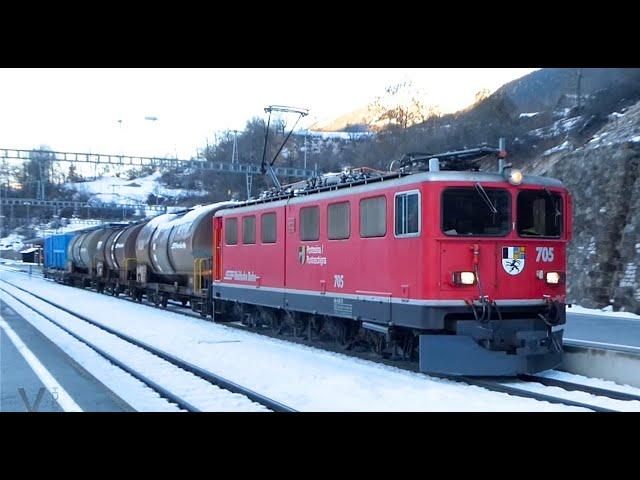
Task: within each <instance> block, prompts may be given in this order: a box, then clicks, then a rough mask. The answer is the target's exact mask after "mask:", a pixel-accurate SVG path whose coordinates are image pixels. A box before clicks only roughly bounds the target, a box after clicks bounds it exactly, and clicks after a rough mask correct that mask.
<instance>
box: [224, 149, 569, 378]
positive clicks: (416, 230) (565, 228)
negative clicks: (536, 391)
mask: <svg viewBox="0 0 640 480" xmlns="http://www.w3.org/2000/svg"><path fill="white" fill-rule="evenodd" d="M489 154H497V157H498V171H497V172H496V171H493V172H483V171H479V167H478V164H479V163H478V162H479V160H480V159H481V158H483V157H486V156H487V155H489ZM504 156H505V152H504V148H489V147H482V148H478V149H470V150H462V151H457V152H448V153H444V154H439V155H420V154H412V155H408V156H405V157H404V158H403V159H402V161H400V162H399V163H398V165H397V168H396V169H394V170H392V171H390V172H384V173H383V172H375V171H372V170H368V169H352V170H348V171H345V172H342V173H340V174H329V175H325V176H323V177H321V178H319V179H313V180H311V181H308V182H306V183H300V184H294V185H291V186H288V187H287V188H285V189H281V190H279V191H277V192H275V193H274V194H273V195H263V197H262V198H259V199H256V200H250V201H247V202H244V203H240V204H237V205H234V206H232V207H228V208H224V209H222V210H220V211H218V212H217V213H216V214H215V217H214V262H213V263H214V266H215V267H214V278H213V286H212V297H213V302H214V305H213V310H214V319H215V320H217V321H219V320H222V321H229V320H241V321H243V322H245V323H247V324H251V325H253V326H261V327H262V328H272V329H275V330H276V331H279V332H282V331H283V330H288V331H289V332H290V333H293V334H294V335H303V336H305V337H307V338H311V337H313V336H321V335H331V336H332V337H333V338H335V339H336V340H337V341H338V342H340V343H341V344H343V345H345V346H346V347H349V348H355V347H356V346H358V345H361V346H362V345H366V346H369V347H371V348H373V349H374V350H375V351H376V352H378V353H380V354H382V355H394V356H396V357H398V356H399V357H401V358H404V359H418V360H419V365H420V370H421V371H424V372H429V373H439V374H447V375H481V376H485V375H486V376H488V375H500V376H501V375H517V374H521V373H534V372H539V371H542V370H546V369H550V368H553V367H555V366H557V365H558V364H559V363H560V362H561V358H562V330H558V329H554V328H553V327H556V326H558V325H561V324H563V323H565V292H566V289H565V279H566V275H565V273H566V244H567V242H568V241H569V240H570V238H571V216H570V211H571V197H570V195H569V193H568V192H567V190H566V189H565V188H564V187H563V185H562V183H561V182H560V181H558V180H555V179H552V178H545V177H536V176H523V175H522V173H521V172H520V171H518V170H516V169H513V168H511V166H510V165H506V164H505V161H504Z"/></svg>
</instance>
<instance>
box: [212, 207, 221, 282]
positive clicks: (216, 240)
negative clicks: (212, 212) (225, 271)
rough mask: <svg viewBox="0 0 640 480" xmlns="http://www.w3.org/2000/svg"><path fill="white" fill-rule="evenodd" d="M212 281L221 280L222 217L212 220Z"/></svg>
mask: <svg viewBox="0 0 640 480" xmlns="http://www.w3.org/2000/svg"><path fill="white" fill-rule="evenodd" d="M213 279H214V281H220V280H222V217H214V218H213Z"/></svg>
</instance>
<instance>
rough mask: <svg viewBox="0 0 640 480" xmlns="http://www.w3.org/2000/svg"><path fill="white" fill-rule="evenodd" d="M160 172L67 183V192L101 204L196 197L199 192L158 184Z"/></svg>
mask: <svg viewBox="0 0 640 480" xmlns="http://www.w3.org/2000/svg"><path fill="white" fill-rule="evenodd" d="M161 176H162V174H161V173H160V172H155V173H152V174H151V175H147V176H144V177H139V178H136V179H134V180H125V179H123V178H119V177H100V178H98V179H97V180H93V181H91V182H77V183H67V184H65V186H64V187H65V188H66V189H67V190H75V191H76V192H79V193H84V194H88V195H91V196H92V199H93V200H94V201H99V202H103V203H129V204H131V203H146V201H147V198H148V197H149V195H150V194H154V195H156V196H161V197H167V198H173V199H176V198H182V197H185V196H190V195H198V194H199V193H202V192H199V191H192V190H185V189H181V188H167V187H166V186H164V185H163V184H162V183H161V182H160V177H161Z"/></svg>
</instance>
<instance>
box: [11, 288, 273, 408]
mask: <svg viewBox="0 0 640 480" xmlns="http://www.w3.org/2000/svg"><path fill="white" fill-rule="evenodd" d="M1 285H2V287H3V288H6V289H7V290H9V291H10V292H11V293H12V294H13V295H16V296H18V298H20V299H21V300H23V301H25V302H28V303H29V304H30V305H31V306H33V307H34V308H36V309H37V310H38V311H40V312H43V313H44V314H46V315H48V316H49V317H51V318H53V319H54V320H55V321H56V322H59V323H60V324H61V325H63V326H64V327H65V328H67V329H69V330H70V331H72V332H74V333H75V334H76V335H79V336H80V337H81V338H84V339H86V340H88V341H89V342H91V343H92V344H94V345H96V346H97V347H98V348H100V349H102V350H103V351H106V352H108V353H109V354H110V355H112V356H113V357H115V358H117V359H120V360H121V361H124V363H125V364H127V366H129V367H131V368H133V369H134V370H135V371H137V372H139V373H141V374H142V375H144V376H145V377H146V378H150V379H151V380H153V381H155V382H156V383H158V384H160V385H162V386H163V387H164V388H167V389H168V390H169V391H171V392H174V393H176V394H178V395H179V396H180V397H181V398H183V399H184V400H185V401H187V402H189V403H190V404H191V405H193V406H195V407H196V408H197V409H198V410H200V411H214V412H215V411H248V412H255V411H263V412H264V411H267V409H266V408H265V407H263V406H261V405H258V404H256V403H254V402H252V401H250V400H249V399H248V398H246V397H244V396H243V395H238V394H235V393H231V392H228V391H226V390H223V389H221V388H219V387H217V386H215V385H211V384H210V383H209V382H207V381H206V380H203V379H201V378H199V377H196V376H195V375H193V374H192V373H189V372H186V371H184V370H181V369H179V368H178V367H176V366H174V365H172V364H170V363H169V362H166V361H165V360H162V359H161V358H158V357H156V356H155V355H152V354H150V353H149V352H147V351H145V350H143V349H141V348H139V347H137V346H135V345H132V344H130V343H128V342H126V341H124V340H122V339H120V338H118V337H116V336H114V335H111V334H109V333H107V332H105V331H103V330H101V329H99V328H97V327H95V326H93V325H90V324H88V323H86V322H84V321H82V320H80V319H78V318H75V317H73V316H72V315H69V314H68V313H65V312H63V311H61V310H58V309H57V308H55V307H53V306H51V305H48V304H46V303H45V302H42V301H41V300H38V299H34V298H33V297H31V296H30V295H28V294H26V293H24V292H21V291H20V290H18V289H15V288H13V287H10V286H8V285H6V284H4V283H2V284H1ZM2 299H3V300H4V301H5V302H7V304H8V305H9V306H10V307H11V308H12V309H14V310H16V311H17V312H18V313H19V314H20V315H22V316H23V317H24V318H26V319H28V321H29V322H31V323H32V324H33V325H34V326H35V327H36V328H37V329H39V330H40V331H41V332H42V333H45V331H43V330H46V331H47V332H48V333H49V335H52V336H53V338H55V339H57V340H58V341H59V340H62V341H63V343H64V345H65V346H66V347H67V349H71V350H74V349H80V347H81V345H82V342H80V341H78V340H77V339H74V338H73V337H72V336H71V335H69V334H68V333H66V332H64V331H63V330H62V329H60V328H58V327H55V328H53V329H51V328H50V327H49V326H48V325H47V324H49V325H53V324H51V323H50V322H48V320H47V319H45V318H44V317H41V316H40V315H38V314H36V313H35V312H33V310H31V309H28V308H26V307H24V306H23V305H21V304H20V303H19V302H17V301H15V300H14V299H12V298H11V297H9V296H7V295H6V294H4V292H3V293H2ZM56 329H57V331H55V330H56ZM45 334H46V333H45ZM65 336H67V337H69V338H65ZM50 338H52V337H50ZM53 338H52V339H53ZM58 341H56V343H58ZM76 343H77V344H78V345H76ZM67 353H69V354H70V352H69V351H67ZM93 355H95V356H99V355H98V354H97V353H96V352H93ZM93 355H88V354H85V353H83V354H82V356H83V358H85V359H88V358H90V357H93ZM96 362H97V359H95V358H91V363H92V368H93V372H92V373H93V374H94V376H96V377H97V378H101V377H102V376H103V375H104V374H105V373H104V370H105V365H101V366H96V364H95V363H96ZM106 370H107V373H108V376H111V374H113V373H114V372H113V370H112V369H111V368H108V369H106ZM116 376H117V377H119V381H115V382H112V383H111V390H112V391H113V392H114V393H116V394H117V395H118V396H120V398H122V399H123V400H125V401H127V403H129V404H130V405H132V404H135V405H140V404H144V403H145V402H148V401H150V400H151V399H150V398H147V397H149V396H151V397H152V398H153V397H155V396H157V395H154V393H153V392H151V391H148V390H149V389H144V388H143V389H141V388H140V386H137V388H135V389H134V391H133V395H132V393H131V392H130V391H129V390H128V389H127V388H126V387H125V388H123V386H122V385H121V384H122V382H123V381H124V378H123V377H124V375H123V374H120V375H116ZM126 383H128V384H130V383H131V382H130V381H127V382H126ZM169 406H170V405H169ZM169 406H164V405H163V406H162V409H163V410H165V407H169Z"/></svg>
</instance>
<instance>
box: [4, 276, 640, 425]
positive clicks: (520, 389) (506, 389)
mask: <svg viewBox="0 0 640 480" xmlns="http://www.w3.org/2000/svg"><path fill="white" fill-rule="evenodd" d="M22 273H24V272H22ZM3 281H4V280H3ZM5 282H6V281H5ZM16 288H20V287H16ZM22 290H24V289H22ZM29 293H30V292H29ZM30 294H31V293H30ZM31 295H34V296H36V295H35V294H31ZM36 297H37V298H41V299H42V297H38V296H36ZM122 298H123V299H125V300H128V301H131V302H133V303H138V302H134V301H133V300H131V299H127V298H125V297H122ZM42 300H43V301H45V302H47V303H50V304H52V305H54V306H57V307H58V308H61V309H63V310H65V307H61V306H58V305H56V304H53V302H50V301H48V300H46V299H42ZM149 305H150V306H154V305H152V304H149ZM156 308H160V307H156ZM163 310H167V311H171V312H173V313H179V314H182V315H185V316H189V317H193V318H197V319H202V317H201V316H199V315H197V314H193V313H191V312H190V310H189V308H188V307H182V306H180V305H178V304H169V306H168V308H164V309H163ZM73 314H75V313H73ZM220 325H223V326H225V327H227V328H234V329H238V330H242V331H245V332H246V331H249V332H252V333H258V334H260V335H264V336H267V337H270V338H275V339H280V340H283V341H287V342H291V343H296V344H300V345H306V346H311V347H316V348H321V349H324V350H328V351H332V352H334V353H340V354H343V355H346V356H349V357H354V358H360V359H363V360H369V361H374V362H376V363H382V364H385V365H389V366H392V367H396V368H400V369H403V370H408V371H413V372H418V373H419V369H418V366H417V364H416V363H415V362H409V361H401V360H389V359H384V358H380V357H378V356H377V355H375V354H374V353H371V352H358V351H353V350H345V349H344V348H342V347H340V346H336V345H335V344H334V343H333V342H323V341H316V340H314V341H308V340H306V339H304V338H297V337H287V336H283V335H276V334H274V333H271V332H269V331H261V330H260V329H254V328H249V327H247V326H245V325H242V324H240V323H235V322H234V323H222V324H220ZM97 326H99V328H102V329H105V330H107V331H110V330H111V329H109V328H108V327H105V326H103V325H99V324H97ZM115 333H116V334H119V335H123V336H124V337H125V338H127V339H130V341H132V343H134V342H136V343H140V344H141V345H143V346H146V347H148V348H150V349H153V350H156V349H155V347H151V346H149V345H147V344H145V343H143V342H140V341H139V340H136V339H133V338H131V337H128V336H126V335H124V334H120V333H119V332H115ZM134 344H135V343H134ZM160 353H161V354H164V355H167V356H168V357H170V358H173V359H175V357H173V356H171V355H170V354H168V353H166V352H160ZM189 369H192V370H189ZM187 370H189V371H192V372H193V373H195V374H197V372H199V371H200V370H202V369H200V367H197V366H195V365H192V364H189V365H188V368H187ZM431 376H433V377H437V378H441V379H446V380H450V381H453V382H459V383H465V384H468V385H475V386H478V387H482V388H485V389H488V390H491V391H495V392H500V393H507V394H509V395H514V396H519V397H523V398H532V399H535V400H539V401H545V402H549V403H554V404H562V405H568V406H574V407H580V408H585V409H589V410H593V411H597V412H614V411H617V410H614V409H611V408H606V407H603V406H600V405H597V404H592V403H587V402H581V401H576V400H573V399H570V398H565V397H563V396H558V395H557V394H551V393H548V392H547V393H543V392H540V391H533V390H531V389H530V387H531V385H533V384H542V385H543V386H545V387H558V388H561V389H563V390H565V391H566V392H582V393H587V394H590V395H593V396H595V397H600V399H602V398H604V399H608V400H619V401H625V402H629V401H640V396H638V395H634V394H628V393H624V392H620V391H617V390H609V389H604V388H598V387H592V386H590V385H585V384H580V383H574V382H568V381H564V380H558V379H552V378H548V377H543V376H538V375H523V376H520V377H519V378H518V379H513V378H503V379H495V378H475V377H460V376H446V375H431ZM222 385H224V381H223V383H222ZM222 385H221V386H222ZM234 385H235V384H234ZM223 388H226V387H223ZM231 388H233V386H232V387H231ZM230 391H234V390H232V389H230ZM238 393H240V391H238ZM249 398H251V397H249ZM258 403H260V402H259V401H258ZM286 408H288V407H286ZM272 409H273V408H272ZM274 410H276V411H292V410H290V409H289V410H277V407H276V409H274Z"/></svg>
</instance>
